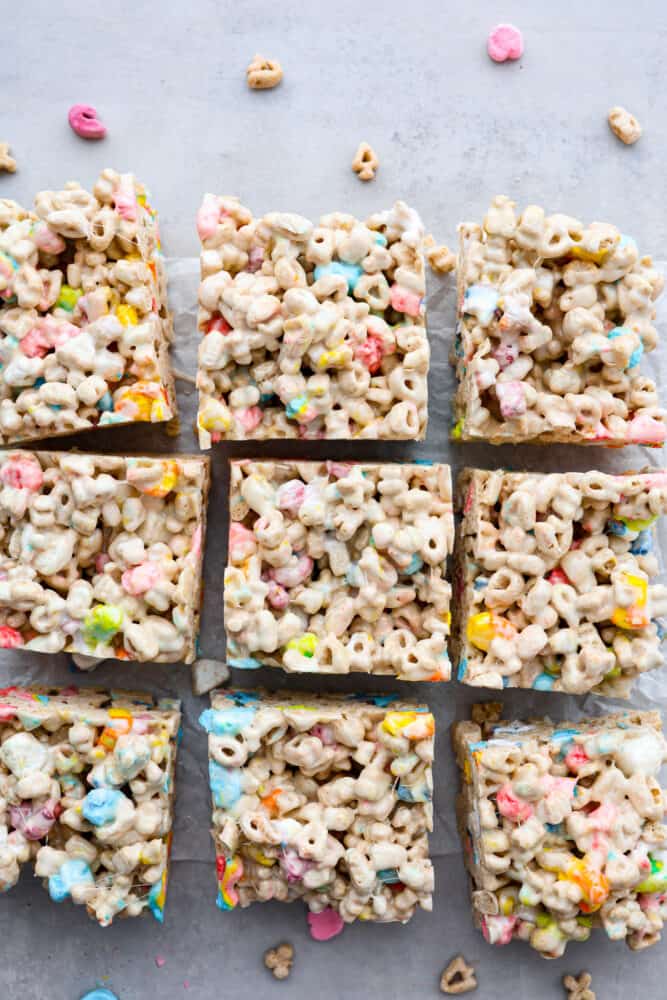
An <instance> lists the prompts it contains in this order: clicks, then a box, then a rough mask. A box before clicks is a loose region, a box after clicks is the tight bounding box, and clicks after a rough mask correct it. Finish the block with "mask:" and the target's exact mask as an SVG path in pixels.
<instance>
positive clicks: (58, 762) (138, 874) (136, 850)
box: [0, 687, 181, 927]
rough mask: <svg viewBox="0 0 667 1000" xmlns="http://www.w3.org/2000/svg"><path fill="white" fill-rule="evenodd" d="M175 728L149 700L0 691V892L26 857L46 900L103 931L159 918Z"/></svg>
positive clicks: (82, 692)
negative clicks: (80, 911)
mask: <svg viewBox="0 0 667 1000" xmlns="http://www.w3.org/2000/svg"><path fill="white" fill-rule="evenodd" d="M180 721H181V713H180V703H179V702H177V701H169V700H166V699H163V700H162V701H159V702H158V703H157V706H156V705H155V703H154V701H153V698H152V696H151V695H149V694H137V693H135V692H126V691H114V692H112V693H107V692H104V691H98V690H96V689H95V688H81V689H77V688H75V687H70V688H67V689H64V690H57V689H50V688H16V687H12V688H7V689H5V690H4V691H0V892H4V891H6V890H7V889H11V887H12V886H13V885H15V884H16V882H17V881H18V878H19V871H20V866H21V865H22V864H25V863H26V862H27V861H28V860H30V859H32V860H33V862H34V866H35V874H36V875H38V876H39V877H40V878H43V879H44V884H45V886H46V888H48V892H49V895H50V896H51V899H52V900H54V902H56V903H60V902H62V901H63V900H65V899H71V900H72V902H73V903H83V904H84V905H85V906H86V908H87V910H88V913H89V914H90V916H91V917H93V918H94V919H95V920H97V921H98V922H99V923H100V924H101V925H102V926H103V927H107V926H108V925H109V924H110V923H111V922H112V920H113V919H114V917H115V916H117V915H118V914H121V916H123V917H136V916H139V915H140V914H141V913H143V912H144V911H145V910H148V909H150V911H151V912H152V914H153V916H154V917H155V918H156V920H159V921H160V922H162V919H163V910H164V903H165V896H166V892H167V872H168V864H169V851H170V847H171V828H172V819H173V803H174V773H175V768H176V748H177V738H178V734H179V729H180Z"/></svg>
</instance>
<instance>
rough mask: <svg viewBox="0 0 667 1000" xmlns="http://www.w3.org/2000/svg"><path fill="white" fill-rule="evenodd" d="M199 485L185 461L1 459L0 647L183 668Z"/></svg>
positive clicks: (192, 616)
mask: <svg viewBox="0 0 667 1000" xmlns="http://www.w3.org/2000/svg"><path fill="white" fill-rule="evenodd" d="M208 480H209V462H208V460H207V459H206V458H202V457H191V456H189V455H177V456H170V457H163V458H158V457H152V458H143V457H142V458H140V457H133V458H120V457H118V456H112V455H81V454H74V453H71V452H70V453H68V452H45V451H43V452H29V451H12V452H0V647H3V648H6V649H7V648H9V649H13V648H16V647H21V648H23V649H28V650H31V651H33V652H40V653H59V652H61V651H63V650H66V651H68V652H74V653H78V654H83V655H84V657H94V658H97V659H98V660H99V659H105V658H107V657H116V658H118V659H123V660H155V661H159V662H162V663H169V662H173V661H177V660H185V661H186V662H188V663H190V662H191V661H192V660H193V659H194V657H195V642H196V637H197V632H198V629H199V605H200V590H201V569H202V547H203V538H204V530H205V517H206V498H207V492H208ZM94 662H95V661H94V660H93V661H91V664H92V665H94Z"/></svg>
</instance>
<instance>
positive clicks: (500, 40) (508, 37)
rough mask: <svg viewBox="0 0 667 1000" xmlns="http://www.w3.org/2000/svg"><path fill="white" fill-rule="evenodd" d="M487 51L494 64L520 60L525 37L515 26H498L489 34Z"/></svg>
mask: <svg viewBox="0 0 667 1000" xmlns="http://www.w3.org/2000/svg"><path fill="white" fill-rule="evenodd" d="M486 51H487V52H488V53H489V55H490V56H491V58H492V59H493V61H494V62H505V61H506V60H508V59H520V58H521V56H522V55H523V35H522V34H521V32H520V31H519V29H518V28H515V26H514V25H513V24H498V25H496V27H495V28H494V29H493V30H492V31H491V32H490V33H489V37H488V39H487V42H486Z"/></svg>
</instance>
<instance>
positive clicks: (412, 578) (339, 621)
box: [225, 461, 454, 681]
mask: <svg viewBox="0 0 667 1000" xmlns="http://www.w3.org/2000/svg"><path fill="white" fill-rule="evenodd" d="M453 540H454V518H453V514H452V501H451V478H450V472H449V467H448V466H446V465H434V464H432V463H430V462H425V463H421V464H413V465H407V464H406V465H398V464H386V465H369V464H365V463H364V464H356V463H354V464H352V463H345V464H343V463H340V462H255V461H239V462H232V468H231V486H230V529H229V552H228V566H227V569H226V572H225V630H226V635H227V654H228V659H227V662H228V663H229V664H230V665H231V666H232V667H239V668H245V669H255V668H256V667H260V666H272V667H282V668H283V670H288V671H290V672H296V673H334V674H347V673H349V672H351V671H358V672H362V673H372V674H393V675H394V676H396V677H399V678H401V679H402V680H410V681H420V680H421V681H445V680H449V676H450V665H449V658H448V655H447V636H448V635H449V626H450V615H449V598H450V592H451V587H450V585H449V583H448V582H447V579H446V569H447V556H448V554H449V553H450V552H451V550H452V545H453Z"/></svg>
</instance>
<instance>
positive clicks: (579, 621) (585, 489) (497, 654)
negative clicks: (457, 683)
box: [455, 469, 667, 697]
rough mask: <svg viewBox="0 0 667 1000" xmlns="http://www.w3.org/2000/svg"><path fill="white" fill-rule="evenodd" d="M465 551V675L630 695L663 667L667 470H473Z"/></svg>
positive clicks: (460, 561)
mask: <svg viewBox="0 0 667 1000" xmlns="http://www.w3.org/2000/svg"><path fill="white" fill-rule="evenodd" d="M459 494H460V505H461V508H462V510H463V525H462V531H461V536H460V540H459V546H458V551H457V568H456V586H457V588H458V594H459V601H458V611H457V616H458V617H457V625H456V628H455V633H456V643H457V645H458V653H459V668H458V669H459V679H460V680H463V681H465V683H467V684H473V685H478V686H480V687H493V688H501V687H533V688H538V689H539V690H542V691H567V692H569V693H571V694H584V693H585V692H587V691H591V690H595V691H598V692H601V693H604V694H608V695H615V696H617V697H619V696H620V697H627V696H628V694H629V691H630V687H631V683H632V680H633V678H635V677H636V676H637V675H638V674H640V673H643V672H644V671H647V670H654V669H656V668H657V667H660V666H662V663H663V659H662V653H661V650H660V644H661V642H662V640H663V638H664V635H665V625H664V622H663V621H661V618H662V616H664V615H666V614H667V587H665V586H664V585H662V584H658V583H654V582H652V580H653V579H654V578H655V577H656V575H657V573H658V570H659V567H658V559H657V555H656V552H655V549H654V537H653V535H654V525H655V522H656V521H657V519H658V517H659V516H660V515H661V514H664V513H665V511H666V510H667V472H665V471H664V470H656V471H653V472H645V473H637V474H632V473H628V474H626V475H618V476H613V475H607V474H605V473H601V472H584V473H577V472H568V473H564V474H553V475H541V474H533V473H516V472H485V471H480V470H475V469H468V470H465V471H464V473H463V474H462V476H461V479H460V482H459Z"/></svg>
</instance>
